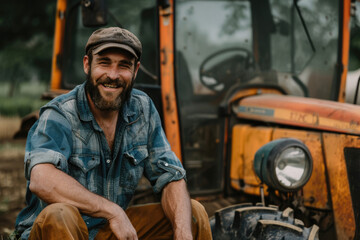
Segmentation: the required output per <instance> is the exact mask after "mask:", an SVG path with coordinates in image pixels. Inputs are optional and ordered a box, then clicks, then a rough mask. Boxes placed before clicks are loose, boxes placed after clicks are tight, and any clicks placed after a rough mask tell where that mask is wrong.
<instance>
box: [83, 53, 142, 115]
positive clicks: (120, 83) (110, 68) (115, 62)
mask: <svg viewBox="0 0 360 240" xmlns="http://www.w3.org/2000/svg"><path fill="white" fill-rule="evenodd" d="M139 65H140V63H137V64H136V65H135V59H134V57H132V55H130V54H128V53H127V52H124V51H121V50H120V49H116V48H112V49H107V50H104V51H102V52H100V53H99V54H95V55H93V60H92V62H91V63H90V62H89V58H88V56H85V57H84V71H85V73H86V74H87V82H86V91H87V93H88V94H89V96H90V99H91V100H92V102H93V103H94V105H95V107H96V108H97V109H99V110H102V111H115V110H119V109H120V108H121V106H122V104H123V103H124V102H125V101H126V100H127V99H128V98H129V97H130V92H131V89H132V86H133V84H134V79H135V77H136V73H137V70H138V68H139Z"/></svg>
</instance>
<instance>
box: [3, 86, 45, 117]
mask: <svg viewBox="0 0 360 240" xmlns="http://www.w3.org/2000/svg"><path fill="white" fill-rule="evenodd" d="M9 87H10V84H8V83H5V84H4V83H3V84H2V87H1V88H0V89H1V91H0V115H1V116H19V117H24V116H25V115H27V114H29V113H31V112H33V111H36V110H38V109H40V107H41V106H43V105H44V104H45V103H46V102H47V101H45V100H41V94H42V93H43V92H44V91H45V89H46V85H44V84H42V85H40V84H37V83H30V82H28V83H24V84H22V85H21V87H20V88H19V89H18V91H17V92H16V94H15V96H14V97H11V98H10V97H8V96H7V89H8V88H9Z"/></svg>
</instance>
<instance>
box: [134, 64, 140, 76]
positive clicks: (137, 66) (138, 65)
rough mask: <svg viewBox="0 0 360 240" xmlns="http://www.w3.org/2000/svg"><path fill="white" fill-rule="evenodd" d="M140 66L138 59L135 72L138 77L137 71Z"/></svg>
mask: <svg viewBox="0 0 360 240" xmlns="http://www.w3.org/2000/svg"><path fill="white" fill-rule="evenodd" d="M139 67H140V61H138V62H137V63H136V66H135V72H134V73H135V74H134V77H135V78H136V75H137V72H138V70H139Z"/></svg>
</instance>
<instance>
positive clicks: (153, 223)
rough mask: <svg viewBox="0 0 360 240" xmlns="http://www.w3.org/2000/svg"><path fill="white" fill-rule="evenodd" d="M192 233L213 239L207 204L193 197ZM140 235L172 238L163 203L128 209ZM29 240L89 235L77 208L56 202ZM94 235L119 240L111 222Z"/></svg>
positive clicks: (45, 211) (50, 239)
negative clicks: (206, 208)
mask: <svg viewBox="0 0 360 240" xmlns="http://www.w3.org/2000/svg"><path fill="white" fill-rule="evenodd" d="M191 206H192V234H193V237H194V239H199V240H200V239H202V240H209V239H212V236H211V229H210V225H209V220H208V215H207V213H206V211H205V209H204V207H203V206H202V205H201V204H200V203H199V202H197V201H195V200H191ZM126 214H127V216H128V217H129V219H130V221H131V223H132V224H133V226H134V228H135V230H136V232H137V234H138V238H139V239H156V240H158V239H173V230H172V227H171V223H170V221H169V220H168V219H167V218H166V216H165V214H164V211H163V209H162V207H161V205H160V203H155V204H145V205H139V206H133V207H130V208H128V209H127V210H126ZM29 239H30V240H39V239H45V240H52V239H56V240H58V239H89V237H88V230H87V227H86V224H85V222H84V220H83V219H82V218H81V215H80V212H79V210H78V209H77V208H75V207H74V206H72V205H69V204H63V203H55V204H50V205H49V206H47V207H46V208H45V209H44V210H43V211H42V212H41V213H40V214H39V216H38V217H37V218H36V220H35V222H34V225H33V228H32V230H31V232H30V237H29ZM95 239H98V240H105V239H107V240H112V239H114V240H116V237H115V235H114V234H112V232H111V229H110V227H109V224H107V225H105V226H104V227H103V228H101V229H100V231H99V232H98V234H97V235H96V237H95Z"/></svg>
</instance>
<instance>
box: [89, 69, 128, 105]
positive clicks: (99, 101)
mask: <svg viewBox="0 0 360 240" xmlns="http://www.w3.org/2000/svg"><path fill="white" fill-rule="evenodd" d="M134 79H135V76H134V75H133V77H132V79H131V83H130V85H126V83H125V81H123V80H120V79H109V78H105V79H103V80H100V79H99V80H98V81H95V80H94V79H92V76H91V68H90V69H89V73H88V74H87V75H86V83H85V89H86V92H87V93H88V94H89V95H90V98H91V100H92V101H93V103H94V105H95V107H96V108H97V109H99V110H101V111H118V110H120V109H121V108H122V106H123V105H124V103H125V102H126V101H128V100H129V98H130V95H131V90H132V89H133V85H134ZM101 84H112V85H113V84H116V86H117V87H122V88H123V91H122V92H121V93H120V95H119V96H117V97H116V98H115V100H113V101H107V100H105V99H104V98H103V96H101V93H100V91H99V89H98V86H99V85H101Z"/></svg>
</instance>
